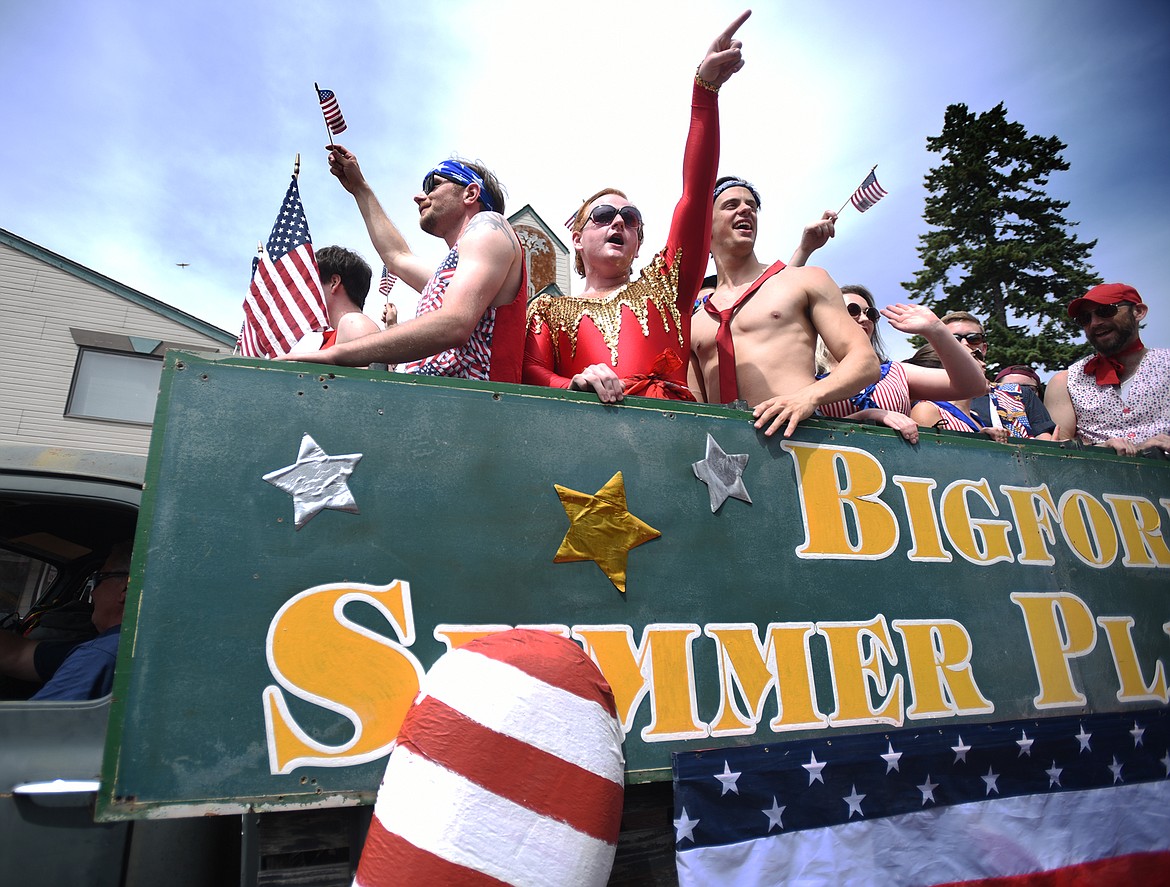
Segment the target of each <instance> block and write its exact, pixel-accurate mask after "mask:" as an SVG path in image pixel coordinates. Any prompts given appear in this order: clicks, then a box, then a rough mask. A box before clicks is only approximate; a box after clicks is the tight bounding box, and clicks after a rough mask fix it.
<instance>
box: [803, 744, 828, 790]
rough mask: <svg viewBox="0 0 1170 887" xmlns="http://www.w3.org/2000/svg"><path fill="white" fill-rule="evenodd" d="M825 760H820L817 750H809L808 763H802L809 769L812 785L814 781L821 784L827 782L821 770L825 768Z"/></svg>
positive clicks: (809, 780) (810, 783)
mask: <svg viewBox="0 0 1170 887" xmlns="http://www.w3.org/2000/svg"><path fill="white" fill-rule="evenodd" d="M825 763H826V762H825V761H818V760H817V755H816V752H809V754H808V763H807V764H801V765H800V766H802V767H804V769H805V770H807V771H808V784H809V785H812V784H813V783H814V782H819V783H820V784H821V785H824V784H825V777H824V776H822V775H821V771H822V770H824V769H825Z"/></svg>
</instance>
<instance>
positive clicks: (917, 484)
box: [892, 474, 954, 564]
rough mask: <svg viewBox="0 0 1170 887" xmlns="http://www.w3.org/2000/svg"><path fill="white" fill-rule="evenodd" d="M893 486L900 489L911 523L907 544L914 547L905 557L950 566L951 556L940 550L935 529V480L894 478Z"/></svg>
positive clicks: (936, 520)
mask: <svg viewBox="0 0 1170 887" xmlns="http://www.w3.org/2000/svg"><path fill="white" fill-rule="evenodd" d="M892 480H893V481H894V483H895V484H896V485H897V486H898V487H900V488H901V490H902V498H903V499H904V500H905V502H906V517H907V519H908V520H909V521H910V541H911V542H912V543H913V547H912V548H911V549H910V553H909V554H907V555H906V557H908V558H909V559H910V560H912V561H938V562H942V563H948V564H949V563H950V562H951V561H952V560H954V556H953V555H952V554H951V553H950V552H949V551H947V550H946V549H945V548H943V542H942V533H941V532H940V531H939V528H938V514H936V513H935V510H934V500H933V499H932V498H931V493H932V492H933V491H934V488H935V485H936V484H935V481H934V478H931V477H903V476H902V475H897V474H896V475H894V477H893V478H892Z"/></svg>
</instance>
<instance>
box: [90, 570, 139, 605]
mask: <svg viewBox="0 0 1170 887" xmlns="http://www.w3.org/2000/svg"><path fill="white" fill-rule="evenodd" d="M119 576H126V577H129V576H130V574H129V572H127V571H126V570H113V571H112V572H108V573H103V572H97V573H90V574H89V575H88V576H87V577H86V579H85V589H84V595H85V599H86V600H92V599H93V592H94V589H95V588H97V587H98V586H99V585H101V584H102V583H103V582H105V581H106V580H107V579H116V578H117V577H119Z"/></svg>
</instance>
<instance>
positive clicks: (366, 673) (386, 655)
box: [263, 582, 423, 773]
mask: <svg viewBox="0 0 1170 887" xmlns="http://www.w3.org/2000/svg"><path fill="white" fill-rule="evenodd" d="M354 601H362V602H363V603H366V604H369V605H370V606H372V607H374V608H375V609H376V610H378V611H379V612H380V613H382V615H383V616H385V617H386V619H387V620H388V621H389V622H390V625H391V627H392V628H393V630H394V633H395V634H396V635H397V636H398V639H399V641H400V642H401V643H395V642H394V641H392V640H390V639H389V638H386V637H384V636H382V635H380V634H377V633H375V632H372V631H370V630H369V629H368V628H365V627H364V626H362V625H358V624H357V623H356V622H353V621H352V620H350V619H349V618H348V617H346V615H345V606H346V604H348V603H351V602H354ZM413 643H414V619H413V616H412V614H411V606H410V586H409V585H408V584H407V583H406V582H393V583H391V584H390V585H381V586H378V585H356V584H353V585H345V584H343V585H318V586H316V587H314V588H310V589H307V590H306V591H302V592H301V593H300V594H298V595H295V596H294V597H292V598H291V599H290V600H288V601H287V602H286V603H285V605H284V606H283V607H281V608H280V610H278V611H277V613H276V615H275V616H274V617H273V618H272V622H271V624H270V625H269V626H268V643H267V652H268V668H269V670H270V671H271V672H272V676H273V677H274V678H275V679H276V681H277V683H278V684H280V687H283V688H284V690H285V691H286V692H288V693H291V694H292V695H293V696H296V697H298V698H300V699H303V700H305V701H306V702H310V703H312V704H313V705H316V706H319V707H320V708H324V709H327V710H328V711H332V712H336V713H337V714H338V715H340V716H341V717H343V718H345V719H346V720H348V721H349V722H350V724H351V725H352V727H353V736H352V738H350V739H349V740H348V741H346V742H343V743H341V744H339V745H326V744H325V743H323V742H320V741H318V740H315V739H313V738H312V737H311V736H310V735H309V734H308V733H307V732H306V731H305V730H304V729H303V728H302V727H301V726H300V725H299V724H297V722H296V721H295V720H294V719H293V716H292V714H291V712H290V711H289V708H288V703H287V701H286V699H285V697H284V693H283V692H281V689H280V687H277V686H269V687H266V688H265V689H264V693H263V704H264V723H265V732H266V733H267V736H268V762H269V767H270V769H271V770H272V772H273V773H291V772H292V771H293V770H294V769H295V768H297V767H305V766H310V765H313V766H319V767H348V766H350V765H352V764H361V763H365V762H366V761H373V760H375V759H377V758H380V757H382V756H383V755H385V754H386V753H387V752H388V751H389V749H390V746H391V744H393V742H394V739H395V737H397V735H398V728H399V727H401V726H402V719H403V718H404V717H406V711H407V709H409V708H410V704H411V702H412V701H413V700H414V697H415V696H416V695H417V694H418V689H419V682H420V681H421V679H422V676H423V667H422V665H421V664H420V663H419V661H418V660H417V659H416V658H415V657H414V656H413V655H411V653H410V651H409V650H407V649H406V647H409V646H410V645H411V644H413Z"/></svg>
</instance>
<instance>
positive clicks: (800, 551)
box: [781, 442, 898, 560]
mask: <svg viewBox="0 0 1170 887" xmlns="http://www.w3.org/2000/svg"><path fill="white" fill-rule="evenodd" d="M781 446H782V447H783V449H785V450H787V451H788V453H789V454H791V456H792V461H793V462H794V463H795V465H796V481H797V483H796V488H797V490H798V492H799V495H800V511H801V515H802V516H803V518H804V532H805V539H804V544H803V545H802V546H800V547H799V548H797V549H796V554H797V556H799V557H802V558H810V559H812V558H850V559H858V560H877V559H880V558H883V557H885V556H886V555H888V554H889V553H890V552H891V551H893V550H894V548H895V547H896V546H897V544H898V521H897V520H896V519H895V517H894V512H893V510H892V509H891V508H890V506H888V505H887V504H886V503H885V502H883V501H882V500H881V499H879V498H878V494H879V493H881V491H882V490H883V489H885V486H886V474H885V470H884V469H883V468H882V465H881V463H880V462H878V460H877V459H875V458H874V457H873V455H871V454H870V453H867V452H866V451H865V450H858V449H853V448H852V447H827V446H818V445H814V444H802V443H792V442H786V443H784V444H781ZM850 523H852V524H853V527H850ZM851 530H852V532H851Z"/></svg>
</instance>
